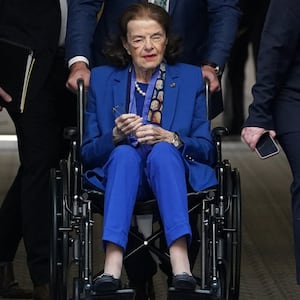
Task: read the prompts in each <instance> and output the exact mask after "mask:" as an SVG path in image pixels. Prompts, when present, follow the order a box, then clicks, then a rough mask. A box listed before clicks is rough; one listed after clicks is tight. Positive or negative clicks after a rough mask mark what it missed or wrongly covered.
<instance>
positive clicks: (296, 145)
mask: <svg viewBox="0 0 300 300" xmlns="http://www.w3.org/2000/svg"><path fill="white" fill-rule="evenodd" d="M278 141H279V142H280V145H281V147H282V149H283V150H284V152H285V154H286V156H287V159H288V161H289V164H290V167H291V170H292V175H293V182H292V184H291V194H292V218H293V220H292V221H293V232H294V245H295V257H296V276H297V284H300V155H299V153H300V132H293V133H287V134H282V135H280V136H278Z"/></svg>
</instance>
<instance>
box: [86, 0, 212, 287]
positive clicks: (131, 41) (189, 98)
mask: <svg viewBox="0 0 300 300" xmlns="http://www.w3.org/2000/svg"><path fill="white" fill-rule="evenodd" d="M119 29H120V36H119V37H118V39H117V40H116V41H115V43H112V44H111V45H110V46H109V47H108V49H107V51H106V54H107V55H108V56H109V57H110V59H111V61H112V63H113V65H114V66H108V65H106V66H102V67H96V68H94V69H92V73H91V80H90V88H89V92H88V103H87V108H86V112H85V132H84V136H83V143H82V147H81V155H82V161H83V165H84V168H85V169H86V170H87V171H86V173H85V175H84V178H85V180H86V183H87V184H90V185H92V186H93V187H96V188H98V189H100V190H103V191H105V199H104V216H103V236H102V240H103V246H104V249H105V252H106V257H105V263H104V273H103V274H101V275H100V276H98V277H97V278H96V280H95V282H94V284H93V290H94V291H95V292H96V293H101V292H103V291H114V290H117V289H119V288H120V287H121V282H120V276H121V270H122V264H123V253H124V251H125V250H126V246H127V241H128V231H129V228H130V225H131V218H132V214H133V208H134V205H135V201H136V199H139V200H141V201H144V200H147V199H151V198H153V196H155V197H156V198H157V201H158V207H159V211H160V215H161V219H162V223H163V227H164V231H165V236H166V241H167V245H168V247H169V252H170V261H171V265H172V271H173V286H174V287H175V289H187V290H193V289H195V286H196V281H195V279H194V278H193V276H192V273H191V268H190V263H189V259H188V252H187V248H188V246H189V244H190V242H191V239H192V235H191V228H190V224H189V217H188V203H187V186H190V187H191V188H192V189H193V190H195V191H199V190H202V189H205V188H208V187H211V186H214V185H216V184H217V179H216V175H215V171H214V168H213V167H211V166H212V165H213V163H214V160H215V147H214V144H213V142H212V140H211V135H210V123H209V121H208V120H207V115H206V103H205V92H204V84H203V78H202V74H201V69H200V68H199V67H196V66H191V65H187V64H176V63H175V61H176V58H177V56H178V54H179V52H178V50H179V47H178V43H177V41H176V40H175V39H174V38H173V37H172V36H171V35H170V17H169V15H168V13H167V12H166V11H165V10H164V9H162V8H161V7H159V6H156V5H154V4H151V3H147V2H146V3H138V4H133V5H130V6H129V7H128V8H127V9H126V10H125V11H124V13H123V14H122V16H121V18H120V21H119Z"/></svg>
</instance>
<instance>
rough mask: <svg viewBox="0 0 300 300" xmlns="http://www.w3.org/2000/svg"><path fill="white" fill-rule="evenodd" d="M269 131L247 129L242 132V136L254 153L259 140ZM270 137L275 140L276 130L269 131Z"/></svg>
mask: <svg viewBox="0 0 300 300" xmlns="http://www.w3.org/2000/svg"><path fill="white" fill-rule="evenodd" d="M266 131H268V130H266V129H264V128H261V127H245V128H243V130H242V133H241V136H242V139H243V141H244V142H245V143H246V144H247V145H248V146H249V148H250V149H251V150H252V151H254V149H255V147H256V144H257V142H258V140H259V138H260V137H261V136H262V135H263V134H264V133H265V132H266ZM269 133H270V135H271V136H272V137H273V138H275V136H276V132H275V131H274V130H270V131H269Z"/></svg>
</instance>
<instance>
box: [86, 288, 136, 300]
mask: <svg viewBox="0 0 300 300" xmlns="http://www.w3.org/2000/svg"><path fill="white" fill-rule="evenodd" d="M133 296H134V290H133V289H121V290H117V291H115V292H112V293H103V294H102V295H90V296H89V297H87V298H86V300H132V299H133Z"/></svg>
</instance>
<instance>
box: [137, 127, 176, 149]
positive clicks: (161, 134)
mask: <svg viewBox="0 0 300 300" xmlns="http://www.w3.org/2000/svg"><path fill="white" fill-rule="evenodd" d="M135 134H136V137H137V140H138V142H139V143H140V144H148V145H153V144H156V143H158V142H168V143H172V141H173V136H174V134H173V132H171V131H168V130H165V129H163V128H161V127H160V126H157V125H153V124H147V125H143V126H141V127H140V128H138V130H137V131H136V133H135Z"/></svg>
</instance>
